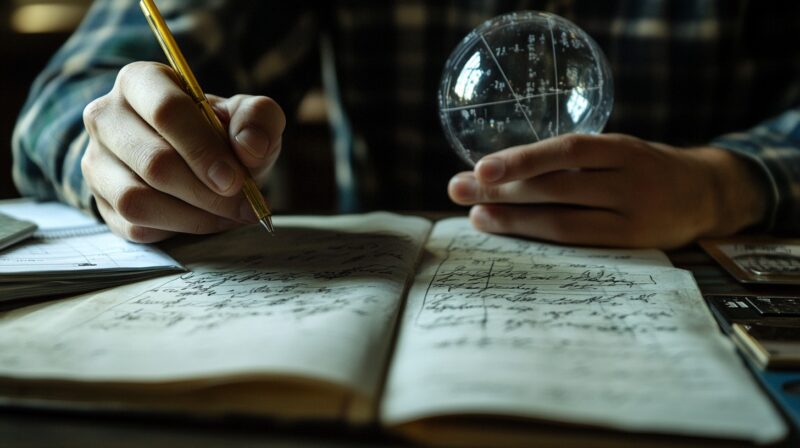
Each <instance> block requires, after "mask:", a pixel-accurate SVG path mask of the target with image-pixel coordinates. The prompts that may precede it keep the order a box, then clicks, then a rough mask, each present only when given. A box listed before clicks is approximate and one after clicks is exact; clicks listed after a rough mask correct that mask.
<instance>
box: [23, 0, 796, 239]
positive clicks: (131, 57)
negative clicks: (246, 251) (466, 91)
mask: <svg viewBox="0 0 800 448" xmlns="http://www.w3.org/2000/svg"><path fill="white" fill-rule="evenodd" d="M136 3H137V2H136V1H135V0H98V1H96V2H95V4H94V5H93V6H92V8H91V9H90V11H89V13H88V15H87V16H86V18H85V19H84V21H83V23H82V24H81V26H80V28H79V29H78V30H77V31H76V32H75V33H74V35H73V36H72V37H71V38H70V39H69V40H68V41H67V42H66V44H65V45H64V46H63V47H62V48H61V49H60V50H59V51H58V52H57V53H56V55H55V56H54V57H53V59H52V60H51V61H50V63H49V64H48V65H47V67H46V68H45V70H44V71H43V73H42V74H41V75H40V76H39V77H38V78H37V79H36V81H35V83H34V85H33V87H32V90H31V94H30V97H29V100H28V102H27V103H26V105H25V106H24V109H23V111H22V114H21V116H20V118H19V121H18V124H17V127H16V130H15V134H14V138H13V151H14V160H15V164H14V179H15V181H16V184H17V186H18V188H19V190H20V192H22V193H23V194H25V195H31V196H35V197H38V198H42V199H59V200H62V201H65V202H68V203H70V204H72V205H75V206H77V207H81V208H84V209H89V208H90V207H91V202H92V199H91V194H90V192H89V191H88V188H87V186H86V184H85V182H84V181H83V178H82V175H81V171H80V158H81V156H82V154H83V151H84V150H85V148H86V146H87V142H88V138H87V134H86V131H85V130H84V128H83V123H82V118H81V117H82V110H83V108H84V107H85V106H86V105H87V104H88V103H89V102H90V101H92V100H93V99H95V98H97V97H99V96H102V95H104V94H106V93H107V92H108V91H109V90H110V89H111V87H112V85H113V83H114V79H115V77H116V75H117V72H118V70H119V69H120V68H121V67H122V66H124V65H125V64H127V63H130V62H133V61H137V60H156V61H163V60H164V56H163V54H162V53H161V50H160V49H159V48H158V46H157V43H156V41H155V39H154V38H153V36H152V35H151V32H150V30H149V28H148V26H147V24H146V22H145V20H144V18H143V16H142V14H141V12H140V10H139V8H138V5H137V4H136ZM303 3H304V2H283V1H266V0H252V1H244V0H241V1H229V2H226V1H222V0H216V1H214V0H208V1H196V0H195V1H192V0H162V1H160V2H159V5H160V8H161V10H162V13H163V15H164V16H165V18H166V20H167V22H168V23H169V26H170V28H171V29H172V30H173V32H174V34H175V35H176V38H177V40H178V41H179V43H180V44H181V46H182V49H183V51H184V53H185V55H186V56H187V59H188V60H189V61H190V63H191V65H192V67H193V68H194V69H195V71H196V74H197V75H198V79H199V80H200V83H201V84H202V85H203V86H204V88H205V89H206V91H208V92H210V93H215V94H218V95H223V96H228V95H232V94H235V93H250V94H265V95H269V96H271V97H273V98H275V99H276V100H277V101H278V102H279V103H280V104H281V105H282V106H283V107H284V109H286V111H287V116H289V117H291V116H293V115H292V114H293V111H294V108H295V107H296V106H297V104H298V101H299V99H300V98H301V97H302V95H303V93H304V92H306V91H307V89H308V88H309V87H310V86H311V85H312V84H314V83H315V82H318V81H319V79H320V77H319V73H320V72H322V73H323V75H322V81H323V83H324V84H325V86H326V89H327V91H328V94H329V97H330V98H331V99H332V100H333V101H332V104H333V106H332V108H331V111H330V112H331V114H330V116H331V120H332V126H333V130H334V136H335V144H334V152H335V160H336V162H337V164H338V165H337V170H336V173H337V174H336V178H337V184H338V188H339V192H340V202H341V205H342V208H343V209H345V210H348V211H349V210H354V209H369V208H376V207H380V208H392V209H398V208H400V209H402V208H406V209H425V208H442V207H446V206H447V205H448V204H449V201H448V199H447V196H446V183H447V180H448V179H449V177H450V176H451V175H452V174H454V173H455V172H456V171H459V170H462V169H465V168H466V167H465V166H464V165H463V163H461V162H459V160H458V159H457V157H456V156H455V155H454V153H453V151H451V150H450V149H449V148H448V147H447V144H446V142H445V140H444V137H443V133H442V131H441V129H440V127H439V123H438V117H437V111H436V105H435V100H436V91H437V87H438V82H439V79H440V75H441V69H442V67H443V65H444V61H445V60H446V58H447V56H448V55H449V53H450V51H452V49H453V48H455V46H456V44H457V43H458V42H459V41H460V39H461V38H462V37H463V36H464V35H465V34H466V33H467V32H468V31H469V30H471V29H472V28H474V27H475V26H477V25H479V24H480V23H481V22H483V21H484V20H486V19H488V18H490V17H493V16H495V15H498V14H501V13H504V12H508V11H512V10H527V9H533V10H543V11H550V12H553V13H555V14H558V15H561V16H563V17H566V18H567V19H569V20H571V21H573V22H575V23H576V24H577V25H578V26H580V27H581V28H583V29H584V30H586V31H587V32H588V33H589V34H590V35H591V36H592V37H594V39H595V40H596V41H597V42H598V43H599V45H600V46H601V48H602V49H603V51H604V52H605V54H606V55H607V57H608V59H609V61H610V63H611V67H612V71H613V74H614V84H615V90H616V92H615V105H614V111H613V113H612V115H611V118H610V121H609V123H608V125H607V127H606V130H607V131H612V132H624V133H628V134H632V135H636V136H638V137H641V138H644V139H649V140H655V141H661V142H665V143H668V144H672V145H676V146H691V145H708V144H711V145H715V146H718V147H722V148H726V149H728V150H731V151H735V152H737V153H739V154H741V155H742V156H744V157H745V158H747V159H748V160H751V161H752V163H753V165H754V166H755V167H757V170H758V171H757V172H760V173H761V174H762V178H763V182H764V183H765V185H766V186H767V189H768V191H770V193H771V194H770V201H771V202H770V204H768V209H769V216H768V219H767V222H765V223H764V225H763V227H764V228H765V229H767V230H772V231H778V232H780V231H784V232H786V231H794V232H796V231H797V230H798V229H800V45H798V44H797V42H798V32H799V31H800V3H799V2H790V1H785V2H757V1H748V0H718V1H714V0H696V1H692V0H680V1H668V0H649V1H636V2H631V1H624V0H607V1H588V0H586V1H577V0H576V1H558V0H551V1H503V0H494V1H463V0H462V1H455V0H447V1H439V2H425V1H422V0H407V1H400V0H395V1H384V2H374V1H366V0H364V1H357V0H351V1H344V0H342V1H330V2H308V3H307V4H303ZM792 42H794V43H792ZM320 43H322V44H321V45H320ZM320 48H322V49H323V51H322V52H321V54H322V55H323V57H322V58H320V57H319V55H320V52H319V49H320ZM320 60H321V61H322V63H321V64H320ZM320 66H321V67H322V70H320ZM290 145H291V143H290V142H287V146H290ZM287 150H291V149H290V148H289V149H287ZM292 174H293V175H306V174H299V173H292ZM587 188H591V186H587Z"/></svg>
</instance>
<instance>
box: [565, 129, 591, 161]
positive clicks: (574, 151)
mask: <svg viewBox="0 0 800 448" xmlns="http://www.w3.org/2000/svg"><path fill="white" fill-rule="evenodd" d="M586 140H587V137H586V136H585V135H581V134H567V135H564V136H563V137H561V142H560V143H561V148H560V149H561V151H562V152H563V153H564V156H565V157H574V156H577V155H578V154H579V153H580V151H582V150H583V149H584V148H585V147H586Z"/></svg>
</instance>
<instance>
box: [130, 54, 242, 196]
mask: <svg viewBox="0 0 800 448" xmlns="http://www.w3.org/2000/svg"><path fill="white" fill-rule="evenodd" d="M123 70H124V71H123V72H120V75H119V77H118V84H119V88H120V89H121V90H122V93H123V95H124V97H125V99H126V100H127V102H128V104H130V106H131V107H132V108H133V110H135V111H136V113H137V114H139V116H141V117H142V118H143V119H144V121H145V122H147V124H149V125H150V126H151V127H152V128H153V129H155V131H156V132H158V133H159V134H160V135H161V136H162V137H164V139H165V140H166V141H167V142H168V143H169V144H170V145H172V147H173V148H175V150H176V151H177V152H178V153H179V154H180V155H181V157H182V158H183V159H184V160H185V161H186V163H187V165H189V167H190V168H191V170H192V172H194V174H195V176H197V178H198V179H200V180H202V181H203V183H204V184H206V185H207V186H208V187H209V188H211V189H212V190H213V191H215V192H217V193H218V194H220V195H223V196H233V195H234V194H236V193H238V192H239V190H240V189H241V186H242V181H243V176H244V172H243V168H242V167H241V165H240V164H239V162H238V161H237V160H236V159H235V158H234V156H233V153H232V152H231V150H230V148H229V147H228V143H227V142H226V141H223V140H222V139H220V137H219V136H218V135H217V134H216V132H214V130H213V128H212V127H211V124H210V123H208V121H207V120H206V118H205V117H204V116H203V114H202V112H200V110H199V108H198V106H197V105H196V104H195V102H194V100H193V99H192V98H191V97H190V96H189V95H188V94H186V93H185V92H184V91H183V90H182V89H181V88H180V87H179V85H178V84H177V80H176V79H175V78H174V73H173V72H172V69H170V68H169V67H167V66H165V65H163V64H155V63H134V64H129V65H127V66H126V67H125V68H124V69H123Z"/></svg>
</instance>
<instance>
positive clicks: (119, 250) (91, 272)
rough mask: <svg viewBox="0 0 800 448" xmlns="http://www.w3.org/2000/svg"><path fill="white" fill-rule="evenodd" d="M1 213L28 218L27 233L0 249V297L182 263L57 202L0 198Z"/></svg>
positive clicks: (60, 289)
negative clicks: (29, 235) (30, 228)
mask: <svg viewBox="0 0 800 448" xmlns="http://www.w3.org/2000/svg"><path fill="white" fill-rule="evenodd" d="M0 213H3V214H5V215H8V216H11V217H14V218H17V219H23V220H27V221H31V222H33V223H35V224H36V225H38V227H39V229H38V230H37V231H36V233H35V234H34V235H33V237H32V238H30V239H28V240H27V241H24V242H22V243H19V244H17V245H14V246H12V247H10V248H8V249H6V250H3V251H2V252H0V302H3V301H10V300H16V299H22V298H30V297H47V296H53V295H64V294H71V293H77V292H85V291H91V290H96V289H102V288H106V287H109V286H115V285H120V284H123V283H127V282H130V281H133V280H139V279H142V278H148V277H153V276H155V275H160V274H164V273H167V272H177V271H183V270H184V269H183V267H182V266H181V265H180V264H179V263H178V262H176V261H175V260H173V259H172V258H171V257H169V256H168V255H166V254H164V253H163V252H161V251H160V250H159V249H157V248H155V247H153V246H149V245H144V244H134V243H130V242H128V241H125V240H124V239H122V238H120V237H118V236H116V235H114V234H112V233H111V232H110V231H109V229H108V227H107V226H105V225H104V224H100V223H98V222H97V221H96V220H94V219H93V218H91V217H89V216H86V215H84V214H83V213H81V212H79V211H77V210H75V209H73V208H71V207H69V206H67V205H64V204H59V203H56V202H46V203H36V202H33V201H28V200H14V201H3V202H0Z"/></svg>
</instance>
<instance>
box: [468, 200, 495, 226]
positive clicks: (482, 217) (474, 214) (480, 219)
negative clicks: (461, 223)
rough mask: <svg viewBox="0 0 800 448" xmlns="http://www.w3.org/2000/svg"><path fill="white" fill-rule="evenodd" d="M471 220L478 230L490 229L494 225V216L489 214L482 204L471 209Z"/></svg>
mask: <svg viewBox="0 0 800 448" xmlns="http://www.w3.org/2000/svg"><path fill="white" fill-rule="evenodd" d="M469 220H470V221H472V225H474V226H475V227H476V228H477V229H478V230H487V231H488V230H490V229H491V227H492V218H491V217H490V216H489V213H487V212H486V209H485V208H484V207H481V206H480V205H476V206H475V207H472V209H470V211H469Z"/></svg>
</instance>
